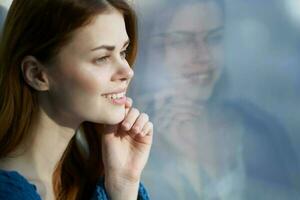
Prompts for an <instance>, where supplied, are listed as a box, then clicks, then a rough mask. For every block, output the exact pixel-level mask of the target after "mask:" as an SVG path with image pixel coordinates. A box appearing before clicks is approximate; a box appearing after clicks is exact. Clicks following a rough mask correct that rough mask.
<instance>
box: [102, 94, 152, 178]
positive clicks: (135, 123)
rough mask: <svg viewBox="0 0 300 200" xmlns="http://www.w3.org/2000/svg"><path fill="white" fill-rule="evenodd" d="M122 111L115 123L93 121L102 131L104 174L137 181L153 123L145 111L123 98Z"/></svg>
mask: <svg viewBox="0 0 300 200" xmlns="http://www.w3.org/2000/svg"><path fill="white" fill-rule="evenodd" d="M125 109H126V114H125V118H124V120H123V122H122V123H120V124H117V125H100V124H99V125H97V126H96V128H97V129H98V130H99V132H100V133H101V134H102V157H103V164H104V169H105V177H108V176H109V177H113V178H114V179H119V180H122V181H128V182H132V183H134V182H137V183H138V182H139V180H140V176H141V173H142V170H143V169H144V167H145V165H146V162H147V160H148V157H149V153H150V148H151V144H152V137H153V125H152V123H151V122H150V121H149V118H148V115H147V114H145V113H140V112H139V111H138V110H137V109H136V108H132V100H131V99H130V98H127V102H126V104H125Z"/></svg>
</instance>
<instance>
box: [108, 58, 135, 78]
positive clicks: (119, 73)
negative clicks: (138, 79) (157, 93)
mask: <svg viewBox="0 0 300 200" xmlns="http://www.w3.org/2000/svg"><path fill="white" fill-rule="evenodd" d="M116 68H117V70H116V73H114V75H113V76H112V81H129V80H130V79H132V77H133V75H134V72H133V70H132V68H131V67H130V65H129V64H128V63H127V62H126V61H121V62H120V63H118V64H117V65H116Z"/></svg>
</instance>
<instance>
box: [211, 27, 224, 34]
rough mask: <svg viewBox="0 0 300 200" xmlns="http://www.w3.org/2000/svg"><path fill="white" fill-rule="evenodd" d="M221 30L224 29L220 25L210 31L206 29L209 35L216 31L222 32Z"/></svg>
mask: <svg viewBox="0 0 300 200" xmlns="http://www.w3.org/2000/svg"><path fill="white" fill-rule="evenodd" d="M222 31H224V26H220V27H218V28H215V29H213V30H211V31H208V34H209V35H211V34H214V33H217V32H222Z"/></svg>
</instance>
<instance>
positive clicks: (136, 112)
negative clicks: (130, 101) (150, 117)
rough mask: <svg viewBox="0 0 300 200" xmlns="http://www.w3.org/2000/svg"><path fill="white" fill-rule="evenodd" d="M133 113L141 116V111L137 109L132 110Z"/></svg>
mask: <svg viewBox="0 0 300 200" xmlns="http://www.w3.org/2000/svg"><path fill="white" fill-rule="evenodd" d="M131 112H132V113H133V114H135V115H139V114H140V111H139V110H138V109H136V108H132V109H131Z"/></svg>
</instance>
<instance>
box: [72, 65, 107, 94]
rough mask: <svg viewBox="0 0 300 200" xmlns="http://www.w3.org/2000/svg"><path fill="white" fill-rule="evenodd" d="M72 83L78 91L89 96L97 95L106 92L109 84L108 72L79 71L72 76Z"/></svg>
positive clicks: (97, 70) (94, 70) (96, 70)
mask: <svg viewBox="0 0 300 200" xmlns="http://www.w3.org/2000/svg"><path fill="white" fill-rule="evenodd" d="M72 82H73V84H74V86H75V87H76V88H77V89H81V90H83V91H84V92H85V93H87V94H95V93H98V94H99V92H102V91H103V90H105V87H106V85H107V84H108V82H109V76H108V72H106V71H105V70H99V69H97V68H93V69H89V70H88V69H85V70H80V71H77V72H76V73H74V74H73V76H72Z"/></svg>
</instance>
